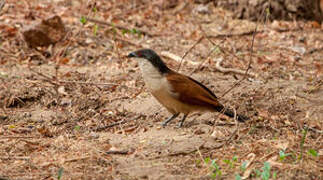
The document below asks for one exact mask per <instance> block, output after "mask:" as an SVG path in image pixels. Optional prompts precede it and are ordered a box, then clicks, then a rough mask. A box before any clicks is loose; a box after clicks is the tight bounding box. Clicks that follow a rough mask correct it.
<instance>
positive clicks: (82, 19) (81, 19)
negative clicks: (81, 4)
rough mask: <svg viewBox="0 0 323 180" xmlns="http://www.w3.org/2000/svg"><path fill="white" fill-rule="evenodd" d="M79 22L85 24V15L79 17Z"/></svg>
mask: <svg viewBox="0 0 323 180" xmlns="http://www.w3.org/2000/svg"><path fill="white" fill-rule="evenodd" d="M80 22H81V24H82V25H85V24H86V22H87V19H86V17H84V16H82V17H81V18H80Z"/></svg>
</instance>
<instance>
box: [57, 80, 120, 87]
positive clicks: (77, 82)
mask: <svg viewBox="0 0 323 180" xmlns="http://www.w3.org/2000/svg"><path fill="white" fill-rule="evenodd" d="M58 82H59V83H70V84H86V85H101V86H119V85H120V84H116V83H96V82H83V81H62V80H59V81H58Z"/></svg>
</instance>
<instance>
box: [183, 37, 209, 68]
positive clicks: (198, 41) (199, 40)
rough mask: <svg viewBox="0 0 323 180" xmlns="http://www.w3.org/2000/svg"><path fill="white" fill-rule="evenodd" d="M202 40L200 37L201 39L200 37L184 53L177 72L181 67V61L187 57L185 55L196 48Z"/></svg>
mask: <svg viewBox="0 0 323 180" xmlns="http://www.w3.org/2000/svg"><path fill="white" fill-rule="evenodd" d="M203 39H204V36H202V37H200V38H199V39H198V40H197V41H196V42H195V43H194V44H193V46H191V47H190V48H189V49H188V50H187V51H186V52H185V53H184V55H183V56H182V59H181V61H180V63H179V66H178V68H177V71H179V70H180V68H181V65H182V62H183V60H184V58H185V57H186V56H187V54H188V53H189V52H190V51H191V50H192V49H193V48H194V47H195V46H196V45H198V44H199V43H200V42H201V41H202V40H203Z"/></svg>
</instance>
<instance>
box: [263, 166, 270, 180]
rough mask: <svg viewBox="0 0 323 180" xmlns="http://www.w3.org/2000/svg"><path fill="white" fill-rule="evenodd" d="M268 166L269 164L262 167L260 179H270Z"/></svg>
mask: <svg viewBox="0 0 323 180" xmlns="http://www.w3.org/2000/svg"><path fill="white" fill-rule="evenodd" d="M270 169H271V168H270V164H269V162H265V163H264V167H262V173H261V179H263V180H269V178H270Z"/></svg>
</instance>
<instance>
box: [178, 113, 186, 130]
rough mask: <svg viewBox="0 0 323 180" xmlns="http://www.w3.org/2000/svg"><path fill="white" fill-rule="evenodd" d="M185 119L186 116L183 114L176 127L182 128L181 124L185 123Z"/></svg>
mask: <svg viewBox="0 0 323 180" xmlns="http://www.w3.org/2000/svg"><path fill="white" fill-rule="evenodd" d="M186 117H187V114H184V116H183V118H182V119H181V121H180V122H179V123H178V125H177V127H179V128H180V127H182V126H183V123H184V121H185V119H186Z"/></svg>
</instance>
